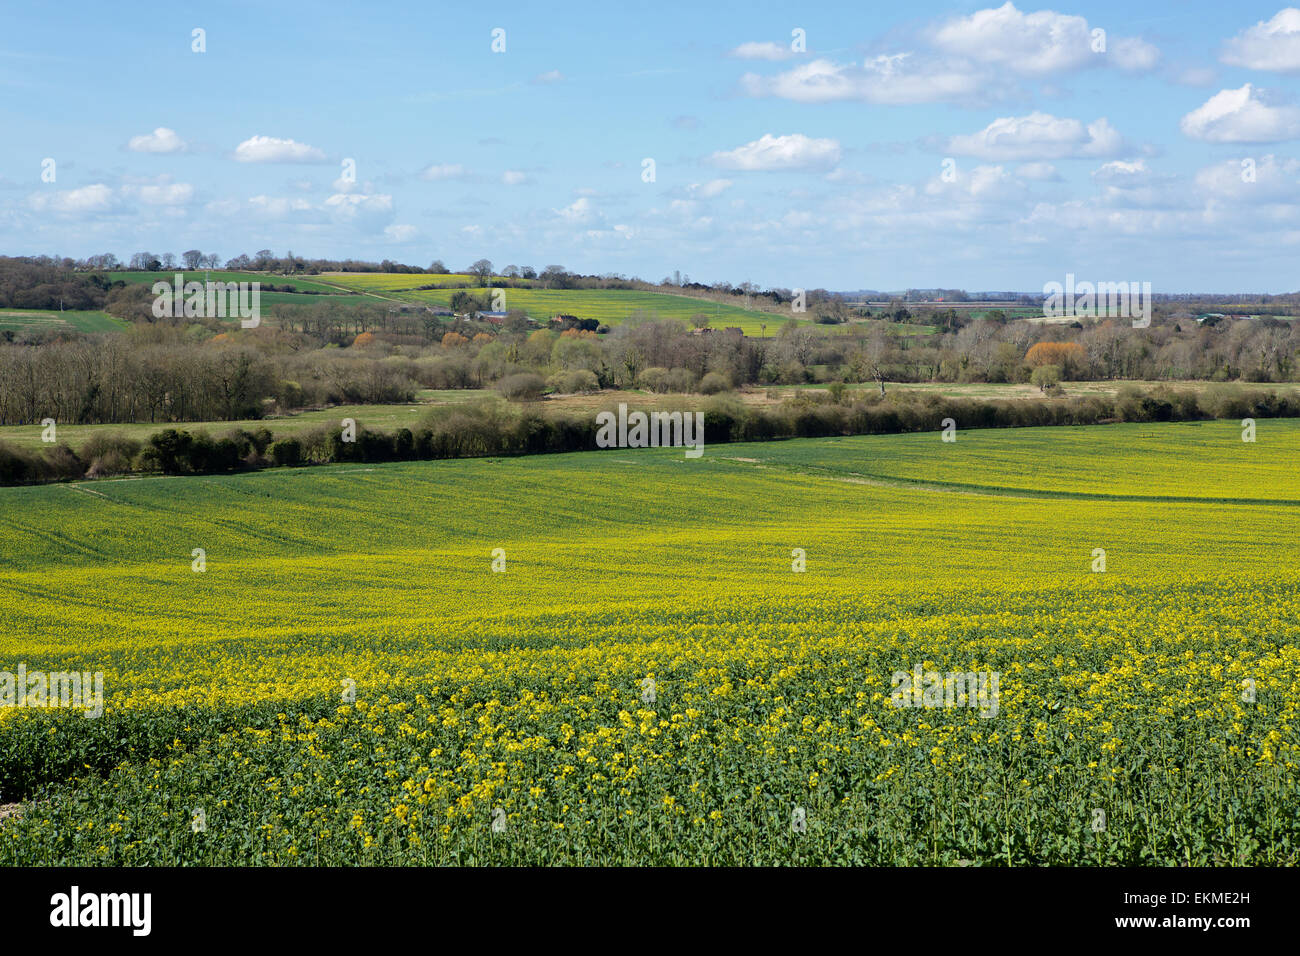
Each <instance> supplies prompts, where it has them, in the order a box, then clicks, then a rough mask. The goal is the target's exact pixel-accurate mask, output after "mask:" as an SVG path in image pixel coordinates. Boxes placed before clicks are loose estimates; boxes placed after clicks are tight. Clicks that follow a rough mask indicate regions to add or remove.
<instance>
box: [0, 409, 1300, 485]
mask: <svg viewBox="0 0 1300 956" xmlns="http://www.w3.org/2000/svg"><path fill="white" fill-rule="evenodd" d="M659 410H661V411H687V410H696V409H687V408H685V407H677V408H667V407H664V408H662V409H659ZM698 410H700V411H703V413H704V434H705V444H706V447H707V446H708V445H720V444H725V443H728V442H749V441H772V440H777V439H786V438H818V437H827V436H834V435H882V434H894V433H900V432H916V431H927V430H934V431H937V430H939V429H941V428H942V427H943V422H944V420H945V419H948V418H951V419H952V420H953V421H955V422H956V424H957V427H958V428H961V429H970V428H1019V427H1026V426H1035V425H1097V424H1108V423H1113V422H1175V421H1201V420H1208V419H1216V418H1221V419H1237V418H1300V399H1297V398H1295V397H1292V396H1288V395H1278V394H1276V393H1274V392H1251V391H1238V390H1215V389H1207V390H1204V391H1201V392H1196V391H1179V390H1171V389H1155V390H1152V391H1147V392H1143V391H1140V390H1138V389H1136V388H1132V387H1128V388H1122V389H1121V390H1120V392H1119V394H1117V395H1116V396H1113V397H1111V396H1079V397H1071V398H1047V397H1044V398H1042V399H1018V400H1012V401H1008V400H993V401H985V400H979V399H964V398H947V397H944V396H941V395H934V394H926V393H918V392H900V391H896V392H894V393H892V394H890V395H888V396H886V397H884V398H882V397H880V396H878V395H869V396H867V397H854V398H853V399H852V400H849V401H846V400H844V394H843V393H842V392H841V393H838V394H837V393H825V392H810V393H802V394H800V395H798V396H796V397H795V398H792V399H788V400H786V401H785V402H783V403H782V404H780V405H777V406H772V407H766V408H763V407H756V406H751V405H745V404H743V403H742V402H741V401H740V400H739V399H737V398H736V397H735V396H734V395H720V396H716V397H714V398H712V399H709V400H707V401H705V402H704V403H703V404H702V405H701V406H700V407H699V409H698ZM595 418H596V416H595V414H594V412H588V413H586V414H578V413H575V412H572V411H544V410H542V409H540V408H538V407H536V406H530V405H522V406H521V405H517V404H512V403H509V402H506V401H503V400H501V399H488V400H484V401H479V402H473V403H466V404H463V405H447V406H438V407H435V408H432V409H430V411H429V413H428V414H427V415H426V416H425V417H424V419H423V420H422V421H421V422H420V424H419V425H418V426H417V427H416V429H415V430H414V431H412V430H411V429H408V428H399V429H397V430H396V431H394V432H391V433H387V432H379V431H371V430H369V429H366V428H364V427H361V426H360V425H358V426H357V428H356V430H355V434H351V433H348V434H346V435H345V433H344V431H343V429H342V427H341V426H335V427H328V426H320V427H318V428H316V429H313V430H310V431H304V432H301V433H299V434H297V435H295V436H292V437H285V438H281V439H279V440H274V439H273V436H272V434H271V432H270V430H269V429H266V428H260V429H257V430H256V431H251V432H250V431H245V430H243V429H235V430H233V431H230V432H228V433H227V434H224V435H222V436H220V437H218V438H212V437H211V436H209V435H208V434H207V433H206V432H203V431H196V432H190V431H186V430H183V429H176V428H168V429H165V430H163V431H160V432H158V433H156V434H154V435H152V436H151V437H150V438H149V440H148V441H147V442H145V443H143V444H142V443H140V442H138V441H135V440H132V439H129V438H126V437H124V436H121V435H118V434H114V433H111V432H99V433H97V434H95V435H94V436H92V437H91V438H90V439H88V440H87V441H86V443H85V444H84V445H83V446H82V448H81V450H80V451H79V452H78V451H74V450H73V449H72V448H70V447H69V446H68V445H66V444H62V443H60V444H58V445H54V446H53V447H50V448H44V449H42V450H41V451H39V452H36V451H29V450H27V449H23V448H19V447H16V446H14V445H12V444H10V443H7V442H4V441H0V484H4V485H15V484H31V483H37V482H45V481H66V480H79V479H83V478H98V477H107V476H110V475H117V474H128V473H162V474H165V475H187V474H188V475H199V474H220V473H228V472H235V471H247V470H254V469H260V468H269V467H292V466H297V465H309V464H326V463H329V462H387V461H432V460H437V459H446V458H481V457H485V456H498V455H537V454H546V453H551V452H568V451H587V450H593V449H595V448H596V447H597V446H596V431H597V426H596V420H595ZM348 439H351V440H348Z"/></svg>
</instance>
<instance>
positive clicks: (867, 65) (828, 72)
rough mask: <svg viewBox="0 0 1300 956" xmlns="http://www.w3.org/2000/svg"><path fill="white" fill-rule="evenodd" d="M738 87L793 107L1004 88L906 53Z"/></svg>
mask: <svg viewBox="0 0 1300 956" xmlns="http://www.w3.org/2000/svg"><path fill="white" fill-rule="evenodd" d="M740 87H741V89H742V90H743V91H744V92H745V93H746V94H748V95H749V96H775V97H777V98H779V99H784V100H792V101H794V102H796V103H829V102H834V101H837V100H859V101H862V102H866V103H876V104H880V105H892V106H897V105H907V104H916V103H952V102H970V101H981V100H987V99H992V98H996V97H998V96H1000V95H1002V94H1003V92H1004V91H1005V84H1004V83H1002V82H1000V81H999V80H997V79H996V78H994V77H992V76H989V75H987V74H986V73H985V72H983V71H977V70H972V69H970V68H969V67H968V66H965V65H963V64H960V63H947V62H942V61H934V60H927V59H924V58H917V57H914V56H913V54H911V53H894V54H890V55H887V56H877V57H873V58H872V59H869V60H866V61H864V62H863V63H862V64H861V65H857V64H842V63H835V62H833V61H831V60H824V59H817V60H813V61H811V62H810V63H804V64H800V65H799V66H797V67H795V68H794V69H791V70H788V71H786V72H785V73H778V74H777V75H776V76H771V77H764V76H759V75H758V74H756V73H746V74H745V75H744V76H742V77H741V78H740Z"/></svg>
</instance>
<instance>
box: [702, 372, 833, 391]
mask: <svg viewBox="0 0 1300 956" xmlns="http://www.w3.org/2000/svg"><path fill="white" fill-rule="evenodd" d="M837 384H839V385H840V387H841V388H843V384H844V383H843V382H840V383H837ZM731 389H732V385H731V379H730V378H728V377H727V376H726V375H723V374H722V373H721V372H709V373H708V374H707V375H705V376H704V378H702V379H700V391H701V392H703V393H704V394H705V395H717V394H718V393H719V392H729V391H731Z"/></svg>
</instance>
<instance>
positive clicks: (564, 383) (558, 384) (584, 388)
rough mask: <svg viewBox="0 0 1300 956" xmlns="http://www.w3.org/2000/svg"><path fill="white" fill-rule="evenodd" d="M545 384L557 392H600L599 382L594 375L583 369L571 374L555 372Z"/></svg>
mask: <svg viewBox="0 0 1300 956" xmlns="http://www.w3.org/2000/svg"><path fill="white" fill-rule="evenodd" d="M546 384H547V385H548V386H549V387H550V388H551V389H553V390H554V391H557V392H568V393H572V392H597V391H599V390H600V380H599V379H598V378H596V373H595V372H591V371H588V370H587V369H585V368H581V369H577V370H575V371H572V372H556V373H555V374H554V375H552V376H551V377H550V378H548V379H547V380H546Z"/></svg>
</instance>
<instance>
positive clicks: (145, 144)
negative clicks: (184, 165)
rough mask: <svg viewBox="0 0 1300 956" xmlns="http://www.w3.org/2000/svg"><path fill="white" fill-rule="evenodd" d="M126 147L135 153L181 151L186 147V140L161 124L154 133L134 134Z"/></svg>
mask: <svg viewBox="0 0 1300 956" xmlns="http://www.w3.org/2000/svg"><path fill="white" fill-rule="evenodd" d="M126 148H127V149H129V150H131V152H133V153H179V152H181V151H182V150H183V149H185V141H184V140H182V139H181V138H180V137H179V136H177V135H176V131H175V130H172V129H168V128H167V127H166V126H159V127H158V128H157V129H156V130H154V131H153V132H152V133H145V134H144V135H141V136H132V137H131V139H130V141H129V142H128V143H127V144H126Z"/></svg>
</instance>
